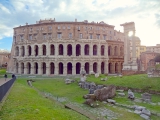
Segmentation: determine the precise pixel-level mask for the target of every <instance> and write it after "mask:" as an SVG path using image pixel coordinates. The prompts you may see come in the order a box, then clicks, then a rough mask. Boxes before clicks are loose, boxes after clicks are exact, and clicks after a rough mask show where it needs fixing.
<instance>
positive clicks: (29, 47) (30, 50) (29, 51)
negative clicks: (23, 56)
mask: <svg viewBox="0 0 160 120" xmlns="http://www.w3.org/2000/svg"><path fill="white" fill-rule="evenodd" d="M31 54H32V48H31V46H30V45H28V56H31Z"/></svg>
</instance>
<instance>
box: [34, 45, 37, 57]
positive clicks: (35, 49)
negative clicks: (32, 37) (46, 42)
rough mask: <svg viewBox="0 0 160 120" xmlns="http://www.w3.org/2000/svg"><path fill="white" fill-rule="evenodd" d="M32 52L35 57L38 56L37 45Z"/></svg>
mask: <svg viewBox="0 0 160 120" xmlns="http://www.w3.org/2000/svg"><path fill="white" fill-rule="evenodd" d="M34 51H35V56H38V45H35V47H34Z"/></svg>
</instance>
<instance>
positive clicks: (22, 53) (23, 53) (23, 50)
mask: <svg viewBox="0 0 160 120" xmlns="http://www.w3.org/2000/svg"><path fill="white" fill-rule="evenodd" d="M24 55H25V48H24V46H22V47H21V56H22V57H24Z"/></svg>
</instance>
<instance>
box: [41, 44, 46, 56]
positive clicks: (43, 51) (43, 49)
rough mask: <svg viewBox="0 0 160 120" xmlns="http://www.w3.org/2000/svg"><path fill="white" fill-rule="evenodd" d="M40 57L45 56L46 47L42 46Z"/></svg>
mask: <svg viewBox="0 0 160 120" xmlns="http://www.w3.org/2000/svg"><path fill="white" fill-rule="evenodd" d="M42 55H46V45H42Z"/></svg>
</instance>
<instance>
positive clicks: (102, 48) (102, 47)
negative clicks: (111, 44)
mask: <svg viewBox="0 0 160 120" xmlns="http://www.w3.org/2000/svg"><path fill="white" fill-rule="evenodd" d="M104 48H105V47H104V45H102V46H101V55H102V56H104Z"/></svg>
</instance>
